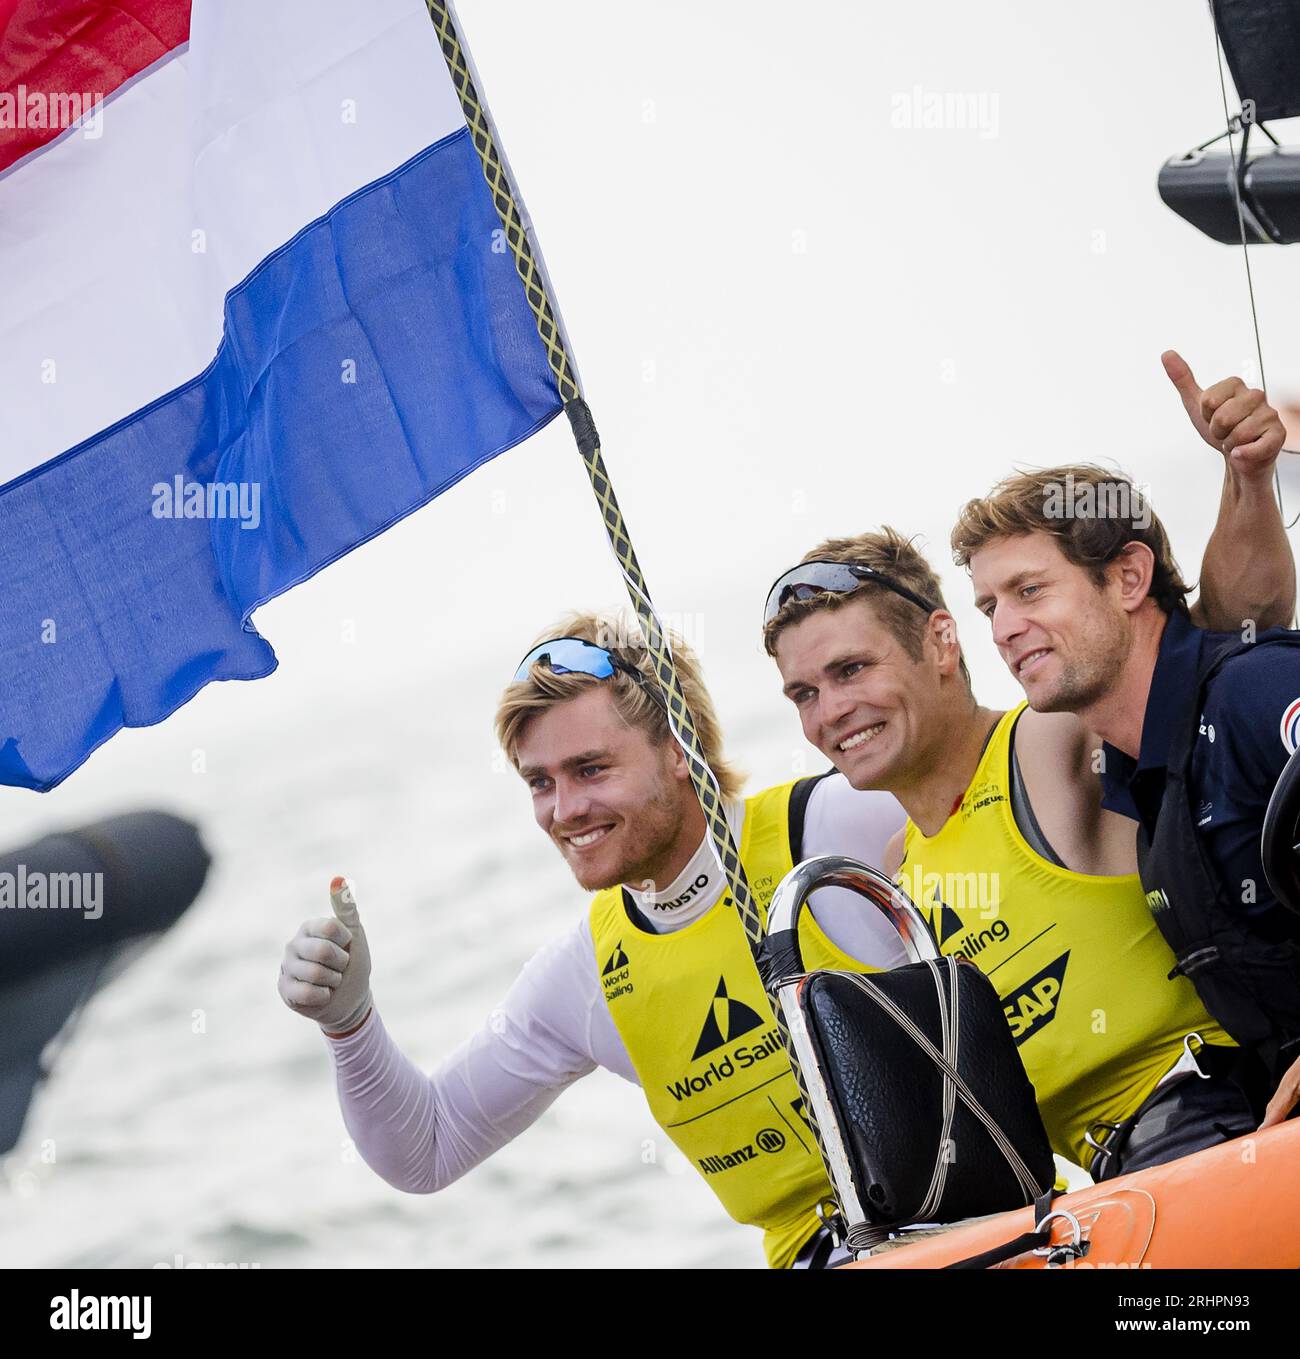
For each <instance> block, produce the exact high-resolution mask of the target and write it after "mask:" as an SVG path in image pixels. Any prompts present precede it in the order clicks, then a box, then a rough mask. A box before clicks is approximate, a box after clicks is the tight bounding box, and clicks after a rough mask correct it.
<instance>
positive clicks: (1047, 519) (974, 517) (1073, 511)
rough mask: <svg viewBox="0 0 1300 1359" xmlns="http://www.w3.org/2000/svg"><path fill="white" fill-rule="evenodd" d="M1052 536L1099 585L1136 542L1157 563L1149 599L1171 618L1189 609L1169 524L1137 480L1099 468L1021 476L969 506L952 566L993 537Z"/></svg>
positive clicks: (956, 532) (966, 561)
mask: <svg viewBox="0 0 1300 1359" xmlns="http://www.w3.org/2000/svg"><path fill="white" fill-rule="evenodd" d="M1028 533H1046V534H1048V535H1050V536H1051V537H1052V538H1055V539H1056V542H1057V545H1058V546H1059V547H1060V549H1061V553H1062V555H1063V556H1064V557H1065V559H1066V560H1067V561H1069V562H1072V563H1073V564H1074V565H1075V566H1081V567H1083V568H1084V570H1086V571H1087V572H1088V574H1089V575H1090V576H1091V577H1092V580H1093V582H1094V583H1095V584H1096V585H1098V586H1101V585H1103V584H1104V583H1105V580H1106V567H1107V566H1109V565H1110V563H1111V562H1113V561H1114V560H1115V558H1116V557H1118V556H1119V554H1120V553H1121V552H1122V551H1123V550H1124V548H1125V547H1126V546H1127V545H1128V544H1129V543H1133V542H1138V543H1143V544H1145V545H1146V546H1147V547H1148V548H1150V549H1151V553H1152V555H1153V556H1154V557H1155V559H1156V560H1155V571H1154V573H1153V575H1152V577H1151V589H1150V592H1149V593H1150V595H1151V598H1152V599H1154V600H1155V602H1156V603H1157V604H1158V605H1159V606H1160V608H1161V609H1162V610H1163V611H1164V612H1165V613H1173V612H1174V611H1175V610H1185V609H1186V608H1187V591H1188V586H1187V583H1186V582H1185V581H1184V580H1183V577H1182V572H1181V571H1180V570H1179V567H1178V563H1177V561H1175V559H1174V552H1173V548H1172V547H1171V546H1170V543H1169V535H1168V534H1167V533H1166V532H1165V526H1164V525H1163V524H1162V523H1161V522H1160V520H1159V519H1157V518H1156V516H1155V515H1154V514H1153V513H1152V512H1151V509H1150V506H1149V505H1148V504H1147V503H1146V501H1145V500H1144V499H1143V497H1142V493H1141V492H1140V491H1139V490H1138V489H1137V487H1135V486H1134V484H1133V481H1132V478H1130V477H1128V476H1126V475H1125V474H1124V473H1122V472H1108V471H1107V470H1106V469H1105V468H1104V467H1098V466H1096V465H1095V464H1093V463H1075V464H1072V465H1069V466H1064V467H1048V468H1044V469H1043V470H1041V471H1037V472H1016V473H1013V474H1012V475H1011V476H1009V477H1005V478H1003V480H1001V481H1000V482H998V484H997V485H996V486H995V487H994V488H993V489H992V490H991V491H990V492H989V493H988V495H986V496H982V497H979V498H977V499H975V500H970V501H968V502H967V503H966V505H965V506H964V507H963V509H962V512H961V515H960V516H959V518H958V520H957V524H956V527H955V528H954V529H953V531H952V553H953V560H954V561H955V562H956V563H957V565H958V566H965V567H969V566H970V559H971V557H972V556H974V554H975V553H976V552H978V551H979V549H980V548H982V547H984V546H986V545H987V544H988V543H990V542H991V541H993V540H994V539H995V538H1016V537H1021V536H1023V535H1024V534H1028Z"/></svg>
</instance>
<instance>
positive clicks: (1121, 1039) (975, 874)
mask: <svg viewBox="0 0 1300 1359" xmlns="http://www.w3.org/2000/svg"><path fill="white" fill-rule="evenodd" d="M1026 706H1027V705H1026V704H1024V703H1022V704H1021V705H1020V706H1019V707H1018V708H1016V709H1014V710H1013V711H1012V712H1009V713H1006V714H1005V715H1004V716H1003V717H1002V719H1001V720H1000V721H999V722H998V724H997V726H996V727H995V728H994V730H993V735H992V736H991V737H990V738H989V742H988V744H987V746H986V747H985V749H984V754H983V756H982V758H981V759H980V763H979V767H978V768H977V769H976V771H975V777H974V778H973V779H971V782H970V786H969V787H968V788H967V789H966V792H965V794H964V795H963V796H962V800H961V805H960V807H959V808H958V809H957V810H956V811H955V812H954V813H953V814H952V815H951V816H950V817H949V818H948V820H947V821H946V822H945V823H944V825H943V828H942V829H941V830H940V831H939V832H938V833H937V834H936V835H934V836H925V835H922V834H921V832H920V831H919V830H918V829H917V827H916V826H915V825H914V824H913V822H912V821H911V820H910V819H909V820H908V823H907V829H906V831H905V832H904V856H903V863H902V866H901V867H900V869H899V872H898V881H899V883H900V884H901V885H902V887H903V889H904V891H906V892H907V893H908V895H909V896H911V897H912V899H913V900H914V901H915V902H916V904H917V905H918V906H919V907H920V908H921V911H922V914H923V915H925V917H926V918H927V919H928V920H929V922H930V928H931V929H932V930H933V932H934V937H935V938H936V939H937V940H938V941H939V947H940V949H941V950H942V951H943V952H944V953H951V954H956V955H958V956H959V957H965V958H968V959H969V960H970V961H971V962H973V963H975V964H976V966H977V967H979V968H980V970H981V971H983V972H984V974H985V975H986V976H987V977H988V978H989V980H990V981H992V983H993V985H994V986H995V987H996V988H997V992H998V995H999V996H1001V998H1002V1008H1003V1010H1004V1011H1005V1012H1006V1016H1007V1022H1008V1023H1009V1024H1010V1025H1011V1033H1012V1037H1013V1038H1014V1039H1015V1041H1016V1046H1017V1048H1018V1049H1019V1052H1020V1057H1021V1060H1022V1061H1023V1062H1024V1064H1025V1069H1026V1070H1027V1071H1028V1073H1029V1079H1030V1080H1031V1081H1032V1082H1033V1084H1034V1089H1035V1091H1036V1092H1037V1094H1038V1108H1039V1112H1040V1113H1041V1114H1042V1116H1043V1123H1044V1125H1045V1126H1046V1128H1047V1133H1048V1136H1049V1137H1050V1139H1051V1142H1052V1149H1053V1150H1054V1151H1056V1152H1057V1153H1058V1154H1059V1155H1061V1156H1064V1157H1066V1158H1067V1159H1069V1160H1071V1161H1073V1162H1074V1163H1075V1164H1076V1165H1080V1166H1083V1167H1085V1168H1086V1167H1087V1166H1088V1165H1089V1164H1090V1161H1091V1158H1092V1155H1093V1153H1092V1149H1091V1148H1090V1147H1088V1145H1087V1144H1086V1143H1085V1141H1084V1133H1085V1132H1087V1130H1088V1129H1089V1128H1090V1127H1091V1126H1092V1125H1093V1124H1094V1123H1096V1122H1098V1121H1100V1120H1106V1121H1109V1122H1112V1123H1119V1122H1122V1121H1123V1120H1124V1119H1126V1118H1128V1117H1129V1116H1130V1115H1132V1114H1133V1113H1134V1112H1135V1111H1136V1110H1137V1108H1138V1106H1139V1105H1140V1104H1141V1103H1142V1101H1143V1100H1144V1099H1146V1098H1147V1096H1148V1095H1149V1094H1150V1093H1151V1092H1152V1090H1154V1089H1155V1086H1156V1084H1157V1082H1158V1081H1159V1080H1160V1078H1161V1077H1162V1076H1163V1075H1164V1074H1165V1073H1166V1072H1167V1071H1168V1070H1169V1068H1170V1067H1171V1066H1172V1065H1173V1064H1174V1062H1175V1060H1176V1059H1177V1057H1178V1055H1179V1052H1180V1049H1181V1048H1182V1043H1183V1038H1184V1037H1185V1036H1186V1035H1187V1034H1189V1033H1193V1032H1195V1033H1199V1034H1200V1035H1201V1036H1202V1037H1203V1038H1204V1039H1205V1041H1206V1042H1207V1043H1215V1044H1223V1045H1225V1046H1228V1045H1231V1043H1232V1040H1231V1039H1230V1038H1229V1037H1228V1036H1227V1034H1226V1033H1225V1032H1224V1031H1223V1029H1222V1028H1221V1027H1220V1026H1219V1025H1218V1024H1217V1023H1215V1021H1214V1020H1213V1019H1211V1018H1210V1016H1209V1014H1208V1012H1207V1011H1206V1009H1205V1007H1204V1006H1203V1005H1202V1004H1201V1002H1200V999H1199V997H1198V996H1197V994H1196V991H1195V989H1194V988H1193V986H1192V984H1191V982H1189V981H1188V980H1187V979H1186V978H1185V977H1178V978H1177V979H1176V980H1174V981H1172V982H1171V981H1169V980H1168V975H1169V971H1170V969H1171V968H1172V967H1173V965H1174V956H1173V954H1172V953H1171V952H1170V949H1169V946H1168V944H1166V943H1165V941H1164V939H1163V938H1162V937H1161V934H1160V931H1159V930H1158V929H1157V928H1156V925H1155V924H1154V922H1153V921H1152V918H1151V912H1150V910H1149V909H1148V907H1147V904H1146V899H1145V897H1144V896H1143V893H1142V887H1141V884H1140V882H1139V880H1138V876H1137V874H1136V873H1134V874H1126V875H1124V876H1120V877H1102V876H1092V875H1089V874H1084V873H1074V872H1072V871H1070V870H1069V869H1066V868H1059V867H1057V865H1056V864H1053V863H1051V862H1050V861H1049V860H1047V859H1044V858H1042V857H1041V856H1040V855H1038V854H1036V853H1035V852H1034V851H1033V850H1032V849H1031V848H1030V847H1029V845H1028V843H1027V842H1026V841H1025V838H1024V836H1022V835H1021V833H1020V830H1019V828H1018V827H1017V825H1016V822H1015V817H1014V815H1013V814H1012V810H1011V795H1010V789H1009V779H1010V753H1011V745H1010V741H1011V732H1012V729H1013V728H1014V726H1015V724H1016V721H1017V719H1018V718H1019V717H1020V714H1021V713H1022V712H1023V711H1024V709H1025V707H1026Z"/></svg>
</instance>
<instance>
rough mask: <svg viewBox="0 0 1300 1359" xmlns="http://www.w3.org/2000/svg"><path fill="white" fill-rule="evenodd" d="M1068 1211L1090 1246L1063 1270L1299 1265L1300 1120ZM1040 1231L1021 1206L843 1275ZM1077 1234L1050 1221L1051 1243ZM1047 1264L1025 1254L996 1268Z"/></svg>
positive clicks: (952, 1256) (964, 1255)
mask: <svg viewBox="0 0 1300 1359" xmlns="http://www.w3.org/2000/svg"><path fill="white" fill-rule="evenodd" d="M1062 1210H1065V1211H1066V1212H1069V1213H1070V1214H1072V1215H1073V1217H1074V1218H1075V1219H1076V1220H1077V1222H1078V1231H1079V1234H1080V1235H1081V1237H1082V1239H1083V1241H1085V1242H1087V1243H1088V1244H1087V1252H1086V1254H1084V1255H1083V1256H1082V1257H1081V1258H1079V1259H1077V1260H1074V1261H1072V1262H1069V1263H1066V1264H1064V1265H1061V1266H1060V1267H1061V1268H1064V1269H1198V1268H1199V1269H1206V1268H1208V1269H1243V1268H1251V1269H1260V1268H1264V1269H1270V1268H1272V1269H1296V1268H1300V1120H1293V1121H1291V1122H1288V1123H1284V1124H1282V1125H1281V1126H1280V1127H1276V1128H1269V1129H1268V1130H1267V1131H1265V1132H1259V1133H1252V1134H1251V1135H1250V1136H1248V1137H1238V1138H1235V1139H1234V1140H1233V1141H1231V1142H1224V1143H1222V1144H1221V1145H1219V1146H1217V1147H1210V1148H1209V1149H1208V1150H1206V1151H1199V1152H1196V1153H1195V1154H1194V1155H1192V1156H1185V1157H1183V1158H1182V1159H1180V1160H1177V1161H1170V1162H1169V1163H1168V1164H1167V1165H1162V1166H1155V1167H1153V1168H1152V1169H1150V1170H1139V1171H1135V1172H1134V1173H1133V1174H1131V1175H1119V1176H1116V1178H1115V1179H1113V1180H1108V1181H1106V1182H1105V1183H1104V1184H1098V1185H1089V1186H1088V1188H1086V1189H1079V1190H1076V1191H1075V1192H1074V1193H1072V1194H1063V1195H1061V1197H1060V1198H1058V1199H1056V1200H1055V1201H1054V1202H1053V1204H1052V1211H1053V1212H1055V1213H1059V1212H1061V1211H1062ZM1033 1226H1034V1221H1033V1209H1032V1208H1021V1209H1018V1210H1016V1211H1015V1212H1011V1213H1002V1214H999V1215H998V1216H997V1217H991V1218H984V1219H982V1220H980V1221H978V1222H973V1223H970V1224H969V1225H967V1226H964V1227H956V1228H954V1229H953V1230H952V1231H949V1232H944V1233H943V1234H941V1235H939V1236H932V1237H925V1238H922V1239H920V1240H917V1241H915V1242H913V1243H912V1244H910V1245H906V1246H898V1247H895V1248H894V1249H891V1250H885V1251H882V1252H881V1253H880V1254H879V1255H877V1256H875V1257H873V1258H872V1259H869V1260H861V1261H858V1262H857V1263H855V1264H852V1265H844V1266H841V1268H844V1269H939V1268H942V1267H943V1266H945V1265H949V1264H953V1263H954V1262H956V1261H958V1260H965V1259H968V1258H969V1257H971V1256H973V1255H979V1254H981V1253H983V1252H984V1251H988V1250H992V1249H993V1248H994V1247H996V1246H1000V1245H1003V1244H1004V1243H1006V1242H1010V1241H1013V1240H1015V1238H1016V1237H1018V1236H1020V1235H1022V1234H1023V1233H1025V1232H1028V1231H1031V1230H1032V1229H1033ZM1074 1237H1075V1228H1074V1225H1073V1224H1072V1223H1071V1222H1070V1221H1069V1219H1067V1218H1064V1217H1057V1218H1055V1219H1054V1220H1053V1222H1052V1244H1053V1245H1057V1244H1061V1243H1068V1242H1070V1241H1072V1240H1073V1239H1074ZM1047 1263H1048V1262H1047V1259H1046V1257H1045V1256H1043V1255H1037V1254H1034V1253H1032V1252H1028V1253H1026V1254H1024V1255H1018V1256H1016V1257H1015V1258H1013V1259H1011V1260H1007V1261H1004V1262H1003V1263H1001V1264H998V1265H995V1266H993V1268H996V1269H1044V1268H1047Z"/></svg>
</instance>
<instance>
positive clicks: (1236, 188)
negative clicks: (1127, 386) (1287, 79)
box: [1206, 0, 1300, 529]
mask: <svg viewBox="0 0 1300 1359" xmlns="http://www.w3.org/2000/svg"><path fill="white" fill-rule="evenodd" d="M1210 20H1211V22H1212V23H1213V24H1214V56H1215V60H1216V61H1217V62H1218V67H1219V93H1220V95H1221V96H1222V99H1223V121H1224V125H1225V127H1226V129H1227V131H1226V133H1225V134H1224V135H1226V137H1227V138H1228V153H1229V155H1231V157H1232V198H1233V202H1234V203H1235V204H1236V207H1237V230H1238V231H1239V232H1240V233H1241V257H1242V261H1243V262H1244V264H1245V266H1246V291H1247V293H1248V294H1249V296H1250V321H1251V325H1252V326H1253V328H1254V331H1255V360H1256V362H1257V363H1258V364H1259V386H1260V390H1261V391H1262V392H1263V393H1264V399H1265V400H1268V380H1267V378H1266V377H1265V375H1264V347H1263V345H1262V344H1261V343H1260V339H1259V311H1258V309H1257V308H1256V306H1255V282H1254V279H1253V278H1252V276H1251V272H1250V248H1249V246H1248V245H1247V244H1246V218H1245V214H1244V213H1243V211H1242V206H1241V177H1242V164H1243V162H1244V159H1245V155H1246V144H1247V143H1248V142H1249V141H1250V128H1251V124H1250V123H1249V122H1248V121H1247V120H1246V119H1245V118H1244V117H1243V118H1239V119H1238V121H1239V124H1240V127H1241V152H1240V155H1238V152H1237V144H1236V143H1235V142H1234V141H1233V140H1232V133H1233V127H1232V122H1233V119H1232V114H1231V113H1229V112H1228V82H1227V78H1226V77H1225V76H1224V74H1223V42H1222V40H1221V39H1220V37H1219V16H1218V14H1217V13H1216V12H1215V8H1214V4H1213V0H1211V4H1210ZM1243 113H1244V110H1243ZM1259 126H1260V127H1261V128H1262V129H1263V131H1264V133H1265V135H1266V136H1267V137H1268V139H1269V141H1271V142H1273V144H1274V145H1277V138H1276V137H1274V136H1273V134H1272V133H1271V132H1269V130H1268V129H1267V128H1266V127H1264V125H1263V124H1262V123H1261V124H1260V125H1259ZM1213 140H1214V141H1218V140H1219V139H1218V137H1215V138H1214V139H1213ZM1209 144H1210V143H1206V145H1209ZM1284 451H1285V450H1284ZM1279 456H1280V455H1279ZM1273 494H1274V495H1275V496H1276V497H1277V508H1278V513H1279V514H1280V515H1281V516H1282V522H1283V524H1284V525H1285V527H1286V528H1287V529H1293V528H1294V527H1295V526H1296V524H1298V523H1300V514H1297V515H1296V517H1295V518H1294V519H1293V520H1292V521H1291V522H1290V523H1289V524H1288V523H1287V522H1286V507H1285V506H1284V505H1283V503H1282V478H1281V475H1280V474H1279V473H1278V470H1277V464H1276V463H1274V464H1273Z"/></svg>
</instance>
